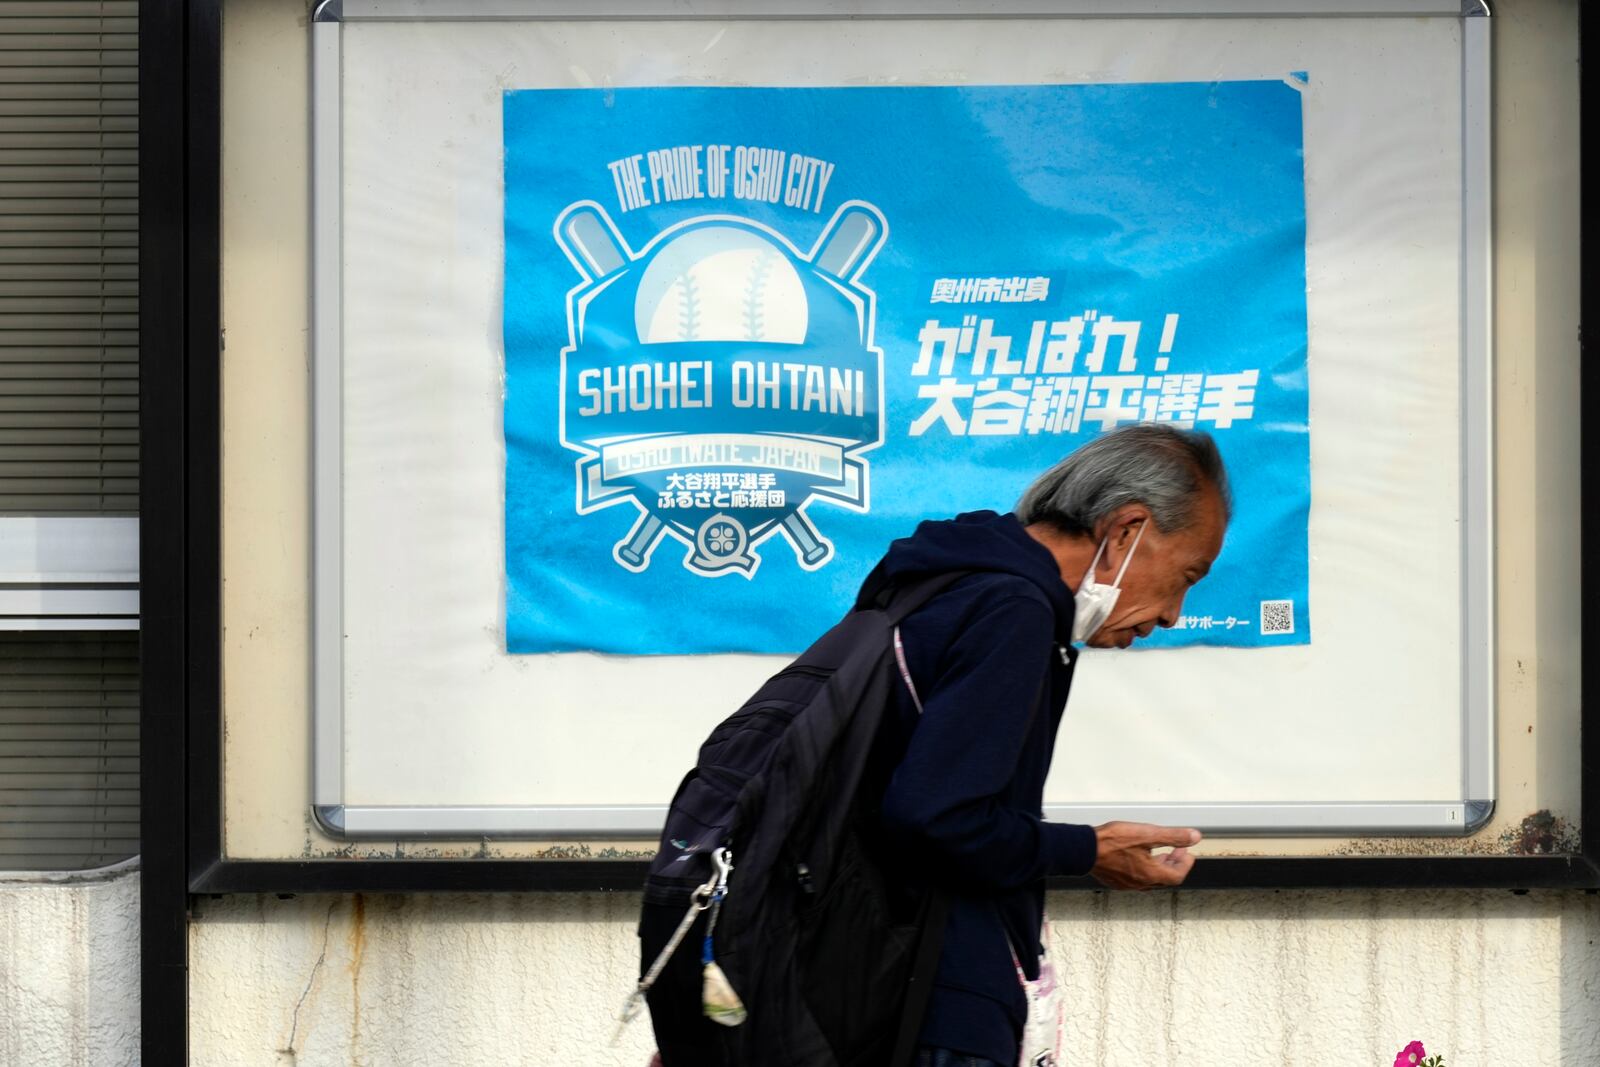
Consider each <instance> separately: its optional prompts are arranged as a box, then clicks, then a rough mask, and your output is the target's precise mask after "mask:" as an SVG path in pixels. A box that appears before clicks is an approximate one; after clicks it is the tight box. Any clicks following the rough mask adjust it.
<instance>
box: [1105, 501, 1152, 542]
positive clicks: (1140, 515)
mask: <svg viewBox="0 0 1600 1067" xmlns="http://www.w3.org/2000/svg"><path fill="white" fill-rule="evenodd" d="M1150 521H1152V516H1151V514H1150V509H1149V508H1147V507H1145V506H1144V505H1143V504H1138V503H1134V504H1124V505H1122V507H1120V508H1118V509H1117V510H1116V511H1114V512H1112V513H1111V518H1110V519H1109V520H1108V521H1107V524H1106V541H1107V544H1106V547H1107V549H1108V550H1109V549H1116V550H1117V551H1118V552H1126V551H1127V550H1128V549H1129V548H1131V547H1132V546H1133V539H1134V537H1135V536H1137V535H1138V533H1139V529H1140V527H1141V526H1142V525H1144V524H1145V523H1148V522H1150Z"/></svg>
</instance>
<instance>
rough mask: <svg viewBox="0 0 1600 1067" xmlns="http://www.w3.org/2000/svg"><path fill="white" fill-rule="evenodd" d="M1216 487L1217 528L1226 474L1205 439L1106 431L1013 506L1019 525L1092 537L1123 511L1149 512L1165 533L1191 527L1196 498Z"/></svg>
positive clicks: (1142, 427) (1137, 429)
mask: <svg viewBox="0 0 1600 1067" xmlns="http://www.w3.org/2000/svg"><path fill="white" fill-rule="evenodd" d="M1207 487H1211V488H1215V489H1216V491H1217V495H1218V497H1219V498H1220V499H1221V500H1222V513H1223V521H1224V522H1226V521H1227V520H1228V519H1229V518H1231V517H1232V514H1233V501H1232V498H1231V496H1230V494H1229V490H1228V472H1227V470H1226V469H1225V468H1224V467H1223V465H1222V456H1221V454H1220V453H1218V452H1217V443H1216V442H1215V441H1213V440H1212V439H1211V436H1210V435H1209V434H1205V433H1201V432H1199V431H1196V430H1180V429H1178V428H1176V427H1173V426H1163V425H1160V424H1157V423H1140V424H1138V425H1136V426H1124V427H1122V428H1121V429H1117V430H1112V431H1111V432H1110V433H1106V434H1102V435H1100V436H1099V437H1096V438H1095V439H1094V440H1092V441H1090V442H1089V443H1088V444H1086V445H1084V446H1082V447H1081V448H1079V449H1078V450H1077V451H1076V452H1073V453H1072V454H1071V455H1070V456H1068V457H1067V458H1066V459H1064V460H1062V461H1061V462H1060V463H1057V464H1056V465H1055V466H1054V467H1051V468H1050V469H1049V470H1047V471H1045V472H1044V473H1043V474H1041V475H1039V477H1038V478H1036V479H1034V482H1033V484H1032V485H1030V486H1028V491H1027V492H1025V493H1023V494H1022V499H1021V500H1019V501H1017V509H1016V515H1017V518H1018V519H1020V520H1021V521H1022V523H1023V524H1024V525H1028V524H1031V523H1035V522H1043V523H1048V524H1050V525H1051V526H1053V527H1055V528H1056V529H1058V530H1060V531H1061V532H1062V533H1067V534H1093V533H1094V529H1095V526H1096V525H1097V524H1099V522H1100V520H1102V519H1104V518H1105V517H1106V516H1107V515H1110V514H1111V513H1112V512H1113V511H1116V510H1117V509H1118V508H1120V507H1122V506H1123V505H1124V504H1134V503H1138V504H1143V505H1144V506H1145V507H1147V508H1149V509H1150V514H1151V516H1152V517H1153V518H1154V519H1155V522H1156V527H1157V528H1158V529H1160V530H1162V531H1164V532H1167V533H1170V532H1172V531H1174V530H1182V529H1186V528H1187V527H1188V526H1189V525H1190V524H1192V523H1193V522H1194V521H1195V506H1196V505H1197V504H1198V503H1199V499H1200V494H1201V491H1202V490H1203V489H1205V488H1207Z"/></svg>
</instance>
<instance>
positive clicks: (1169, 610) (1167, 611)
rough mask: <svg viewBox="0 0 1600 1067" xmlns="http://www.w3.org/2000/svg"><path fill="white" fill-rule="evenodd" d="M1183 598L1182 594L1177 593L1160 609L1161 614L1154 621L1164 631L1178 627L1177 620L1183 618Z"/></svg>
mask: <svg viewBox="0 0 1600 1067" xmlns="http://www.w3.org/2000/svg"><path fill="white" fill-rule="evenodd" d="M1183 596H1184V594H1183V593H1179V594H1178V595H1177V596H1176V597H1174V598H1173V599H1172V600H1169V601H1168V602H1167V603H1166V605H1165V606H1164V607H1163V608H1162V609H1161V614H1160V615H1159V616H1157V617H1156V621H1157V622H1158V623H1160V624H1161V626H1162V627H1163V628H1164V629H1167V630H1170V629H1172V628H1173V627H1174V626H1176V625H1178V620H1179V619H1180V618H1182V617H1183Z"/></svg>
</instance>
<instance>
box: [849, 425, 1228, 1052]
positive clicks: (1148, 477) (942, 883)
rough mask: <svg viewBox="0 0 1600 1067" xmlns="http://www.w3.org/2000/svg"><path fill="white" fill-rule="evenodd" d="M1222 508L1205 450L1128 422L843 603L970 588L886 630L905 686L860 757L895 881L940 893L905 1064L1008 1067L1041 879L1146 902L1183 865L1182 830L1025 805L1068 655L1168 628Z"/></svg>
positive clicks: (932, 530)
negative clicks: (916, 1048) (928, 988)
mask: <svg viewBox="0 0 1600 1067" xmlns="http://www.w3.org/2000/svg"><path fill="white" fill-rule="evenodd" d="M1229 508H1230V503H1229V495H1228V485H1227V475H1226V472H1225V471H1224V469H1223V464H1222V460H1221V457H1220V456H1219V455H1218V453H1217V448H1216V445H1215V444H1214V443H1213V442H1212V440H1211V439H1210V438H1209V437H1207V436H1206V435H1204V434H1201V433H1194V432H1189V431H1184V430H1179V429H1174V428H1171V427H1165V426H1157V425H1140V426H1130V427H1126V428H1124V429H1121V430H1117V431H1114V432H1112V433H1108V434H1105V435H1102V436H1100V437H1098V438H1096V439H1094V440H1093V441H1091V442H1089V443H1088V444H1086V445H1084V446H1083V447H1081V448H1079V449H1078V450H1077V451H1076V452H1074V453H1073V454H1072V455H1070V456H1068V457H1067V458H1066V459H1065V460H1063V461H1062V462H1061V463H1059V464H1057V465H1056V466H1055V467H1053V468H1051V469H1050V470H1049V471H1046V472H1045V473H1044V474H1043V475H1042V476H1040V477H1039V478H1038V480H1036V481H1035V482H1034V483H1033V485H1032V486H1030V487H1029V488H1028V490H1027V492H1026V493H1024V494H1023V497H1022V500H1021V501H1020V502H1019V503H1018V505H1017V508H1016V511H1015V513H1014V514H1011V515H999V514H996V513H994V512H972V513H969V514H965V515H961V516H959V517H958V518H956V519H954V520H951V521H940V522H925V523H923V524H922V525H921V526H919V527H918V528H917V530H916V532H915V533H914V534H913V535H912V536H910V537H908V538H904V539H902V540H899V541H896V542H894V544H893V545H892V546H891V547H890V549H889V551H888V553H887V554H886V555H885V556H884V558H883V560H882V561H881V562H880V563H879V564H878V565H877V567H876V568H875V569H874V570H873V572H872V573H871V574H870V575H869V576H868V578H867V581H866V583H865V584H864V585H863V587H862V590H861V594H860V597H859V600H858V604H860V605H866V604H870V603H871V602H872V601H873V600H874V599H875V598H877V597H878V596H879V594H880V593H881V592H882V591H883V590H884V589H885V588H886V587H888V586H892V585H902V584H905V583H908V582H910V581H914V580H916V579H917V578H918V577H920V576H925V575H928V574H936V573H949V572H952V571H964V572H972V573H970V574H968V576H966V577H964V578H962V579H961V580H959V581H958V582H956V583H955V584H954V585H952V586H950V587H949V588H947V589H945V590H944V591H943V592H941V593H940V594H938V595H937V596H936V597H934V598H933V599H932V600H930V601H929V602H928V603H927V604H926V605H924V606H923V607H922V608H921V609H919V610H918V611H916V612H915V613H913V614H912V615H910V616H909V617H908V618H907V619H906V620H905V621H904V622H903V623H902V624H901V627H900V638H901V655H902V660H901V662H902V668H903V670H904V671H905V673H906V675H907V684H906V685H904V686H902V687H900V690H899V694H898V707H897V708H896V709H894V710H895V712H896V714H894V715H892V716H891V721H890V723H889V725H888V727H887V728H886V731H885V734H884V735H883V736H882V740H881V741H880V744H879V748H878V749H877V750H876V751H875V756H876V760H875V762H877V763H878V764H879V766H880V767H881V768H882V769H883V770H882V772H881V773H882V777H879V778H878V780H879V781H882V780H884V778H887V781H888V785H887V788H886V789H885V791H884V793H883V799H882V804H881V809H880V820H881V824H882V831H883V834H884V838H885V840H886V841H887V843H888V844H889V846H890V847H891V848H892V849H893V850H894V853H895V854H896V856H897V858H898V860H899V862H898V863H897V864H895V866H897V867H899V868H900V869H901V870H903V871H905V872H907V873H906V877H907V879H908V881H910V882H912V883H914V884H920V885H924V886H935V887H941V888H943V889H945V890H947V891H948V892H949V893H950V894H951V896H952V900H951V906H950V912H949V919H948V923H947V926H946V930H945V934H944V940H943V944H942V948H941V955H940V959H939V965H938V969H937V972H936V977H935V980H934V984H933V988H932V992H931V995H930V999H929V1002H928V1008H927V1011H926V1013H925V1015H924V1020H923V1023H922V1029H921V1034H920V1038H919V1041H918V1044H919V1045H920V1046H921V1049H920V1052H919V1057H918V1060H917V1063H918V1065H919V1067H947V1065H948V1067H1010V1065H1012V1064H1015V1063H1016V1062H1017V1056H1018V1048H1019V1041H1020V1038H1021V1036H1022V1030H1023V1026H1024V1022H1025V1019H1026V1016H1027V1000H1026V997H1025V993H1024V989H1023V987H1022V985H1021V983H1020V982H1019V980H1018V977H1017V965H1018V963H1019V962H1020V965H1021V967H1022V969H1023V970H1024V971H1025V972H1026V974H1027V976H1028V977H1029V978H1030V979H1033V978H1036V977H1037V974H1038V966H1039V959H1040V927H1041V920H1042V917H1043V905H1044V879H1045V878H1046V877H1047V876H1050V875H1074V874H1085V873H1087V874H1092V875H1093V876H1094V877H1096V878H1097V879H1099V880H1100V881H1101V882H1103V883H1104V884H1106V885H1108V886H1111V887H1113V888H1131V889H1146V888H1149V887H1151V886H1155V885H1177V884H1178V883H1180V882H1182V881H1183V879H1184V878H1185V876H1186V875H1187V874H1188V872H1189V870H1190V868H1191V867H1192V866H1193V863H1194V859H1193V857H1192V856H1191V855H1190V854H1189V852H1188V851H1187V846H1189V845H1192V844H1194V843H1196V842H1198V841H1199V840H1200V834H1199V832H1198V831H1196V830H1192V829H1173V828H1165V827H1158V826H1151V825H1147V824H1142V823H1128V822H1111V823H1106V824H1105V825H1102V826H1099V827H1089V826H1075V825H1071V824H1066V823H1050V822H1045V821H1044V820H1043V819H1042V817H1041V809H1042V800H1043V793H1044V782H1045V776H1046V774H1047V773H1048V772H1049V769H1050V759H1051V755H1052V753H1053V751H1054V748H1055V742H1056V731H1057V728H1058V726H1059V725H1060V722H1061V715H1062V711H1063V708H1064V707H1065V704H1066V700H1067V692H1068V689H1069V687H1070V685H1071V682H1072V673H1073V669H1074V666H1075V664H1076V661H1077V656H1078V653H1077V650H1076V648H1074V645H1075V644H1076V643H1082V644H1087V645H1089V646H1091V647H1096V648H1127V647H1129V646H1130V645H1132V644H1133V643H1134V642H1135V641H1136V640H1138V639H1139V638H1142V637H1146V636H1148V635H1149V634H1150V632H1151V631H1152V630H1154V629H1155V627H1157V626H1172V625H1173V624H1174V623H1176V622H1177V620H1178V617H1179V613H1180V611H1181V609H1182V606H1183V599H1184V596H1185V594H1186V593H1187V592H1188V590H1189V589H1190V587H1192V586H1193V585H1194V584H1195V583H1196V582H1198V581H1200V579H1201V578H1204V577H1205V575H1206V573H1207V571H1208V570H1209V569H1210V567H1211V563H1212V561H1213V560H1214V559H1215V558H1216V556H1217V553H1218V552H1219V551H1220V550H1221V547H1222V539H1223V533H1224V531H1225V529H1226V528H1227V524H1228V518H1229ZM1162 846H1172V849H1171V851H1170V852H1166V853H1164V854H1160V855H1157V854H1156V853H1154V852H1153V851H1152V850H1153V849H1155V848H1159V847H1162Z"/></svg>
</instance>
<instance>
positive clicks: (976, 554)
mask: <svg viewBox="0 0 1600 1067" xmlns="http://www.w3.org/2000/svg"><path fill="white" fill-rule="evenodd" d="M950 571H973V572H987V573H991V574H1010V575H1015V576H1016V577H1019V578H1026V579H1027V580H1028V581H1030V582H1032V583H1033V584H1034V585H1036V586H1038V588H1039V591H1040V592H1042V593H1043V594H1044V595H1045V598H1046V599H1047V600H1049V602H1050V606H1051V607H1052V608H1053V609H1054V610H1055V616H1056V640H1057V641H1059V642H1060V643H1061V644H1062V646H1063V647H1070V645H1071V643H1072V590H1070V589H1068V588H1067V583H1066V582H1063V581H1062V580H1061V571H1060V569H1059V568H1058V567H1057V566H1056V559H1055V557H1054V556H1052V555H1051V554H1050V550H1049V549H1047V548H1045V547H1044V546H1043V545H1042V544H1040V543H1039V542H1038V541H1035V540H1034V539H1033V538H1032V537H1031V536H1029V535H1028V532H1027V531H1026V530H1024V529H1023V528H1022V523H1021V522H1019V521H1018V520H1017V517H1016V516H1015V515H1000V514H997V513H996V512H993V511H969V512H966V513H964V514H961V515H957V516H956V517H955V518H954V519H938V520H932V519H930V520H928V521H927V522H923V523H921V524H919V525H918V526H917V529H916V532H915V533H913V534H912V535H911V536H910V537H902V538H900V539H898V540H896V541H894V542H892V543H891V544H890V545H889V551H888V552H886V553H884V556H883V559H881V560H879V561H878V565H877V566H876V567H874V568H872V573H870V574H868V575H867V579H866V581H864V582H863V583H861V592H860V594H859V595H858V596H857V597H856V607H857V608H862V607H867V606H869V605H870V604H871V603H872V602H873V601H874V600H875V599H876V598H877V596H878V594H879V593H881V592H882V591H883V590H884V589H886V588H888V587H889V586H892V585H899V584H902V583H903V582H905V581H907V580H908V579H913V578H917V577H921V576H924V575H928V574H946V573H949V572H950Z"/></svg>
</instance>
